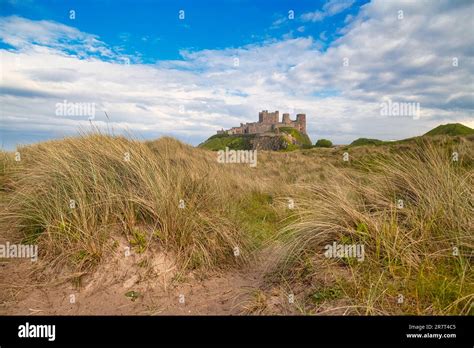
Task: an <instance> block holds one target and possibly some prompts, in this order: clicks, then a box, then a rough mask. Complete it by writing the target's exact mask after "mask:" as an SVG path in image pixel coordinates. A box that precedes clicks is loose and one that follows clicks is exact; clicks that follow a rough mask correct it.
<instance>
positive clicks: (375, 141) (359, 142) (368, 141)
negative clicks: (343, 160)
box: [350, 138, 386, 146]
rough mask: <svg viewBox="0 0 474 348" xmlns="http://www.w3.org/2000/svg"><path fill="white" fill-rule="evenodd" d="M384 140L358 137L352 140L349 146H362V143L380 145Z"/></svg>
mask: <svg viewBox="0 0 474 348" xmlns="http://www.w3.org/2000/svg"><path fill="white" fill-rule="evenodd" d="M384 143H386V142H384V141H382V140H378V139H368V138H359V139H356V140H354V141H353V142H352V143H351V144H350V146H362V145H381V144H384Z"/></svg>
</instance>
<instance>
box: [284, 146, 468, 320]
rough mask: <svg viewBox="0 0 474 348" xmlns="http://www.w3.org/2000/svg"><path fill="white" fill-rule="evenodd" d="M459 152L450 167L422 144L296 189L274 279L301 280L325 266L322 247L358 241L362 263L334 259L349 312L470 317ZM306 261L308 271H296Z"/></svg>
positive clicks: (463, 170) (438, 151)
mask: <svg viewBox="0 0 474 348" xmlns="http://www.w3.org/2000/svg"><path fill="white" fill-rule="evenodd" d="M459 153H461V154H462V156H461V155H460V156H461V157H462V158H461V157H460V158H459V161H457V162H455V161H454V162H453V161H452V158H451V152H449V151H446V149H445V148H442V147H439V146H438V147H435V146H433V145H432V143H430V142H425V143H424V144H423V145H422V146H420V147H416V148H411V152H407V151H405V152H404V153H402V154H394V155H392V156H390V157H389V158H390V159H389V160H388V161H387V160H386V159H385V160H383V161H379V162H378V163H375V165H374V163H371V166H370V167H368V168H367V169H366V170H365V171H364V172H363V174H362V172H344V171H340V170H337V169H335V168H334V171H333V174H334V175H332V176H331V177H330V178H329V179H328V181H327V182H325V184H324V185H320V184H310V185H306V186H305V187H304V188H305V190H304V191H301V192H306V193H305V194H301V195H300V196H299V197H297V198H295V200H296V201H297V202H298V205H297V211H296V214H295V221H294V222H292V223H290V224H289V225H288V226H287V227H286V229H285V232H286V233H287V234H288V235H289V236H287V238H288V245H287V250H288V251H287V254H286V257H285V261H284V262H282V264H281V271H282V272H283V275H284V277H285V278H286V279H287V281H289V282H293V283H294V282H298V281H299V280H298V275H299V277H300V278H301V277H302V278H305V277H306V278H308V277H309V278H310V279H311V275H314V274H313V273H315V272H319V270H320V269H322V268H323V266H322V265H324V264H328V263H331V262H335V261H334V260H333V259H326V258H324V257H321V255H322V254H323V253H324V247H325V246H326V245H328V244H332V243H333V242H337V243H340V244H361V245H364V246H365V258H364V261H363V262H358V261H354V260H347V259H339V262H340V265H342V267H347V268H348V269H349V270H350V272H349V273H344V274H343V275H342V276H339V277H337V278H338V279H337V283H338V284H339V286H340V287H341V288H342V289H343V291H344V293H345V294H346V296H347V297H348V298H350V299H351V302H352V303H351V304H349V305H348V306H347V308H348V309H349V310H350V311H351V312H353V313H359V314H377V313H391V314H394V313H406V314H408V313H411V314H430V313H431V314H450V313H451V314H468V313H470V314H473V313H472V304H473V302H474V277H473V274H474V273H473V272H472V265H471V263H470V261H471V258H472V251H473V248H474V236H473V234H472V231H473V225H472V221H473V213H472V212H473V206H474V194H473V189H472V188H473V187H474V176H473V167H472V159H473V155H474V154H473V149H472V144H468V145H465V146H464V147H461V148H460V150H459ZM400 201H401V202H402V205H401V206H400V205H399V204H400ZM308 260H309V261H308ZM352 261H354V262H352ZM308 262H309V263H310V264H313V266H311V267H310V270H311V269H313V270H314V271H310V272H309V274H308V272H306V274H305V273H304V272H303V273H301V272H300V271H301V270H304V269H308V266H307V263H308ZM336 262H337V261H336ZM305 265H306V266H305ZM298 270H300V271H298ZM288 279H289V280H288ZM300 280H301V279H300ZM306 281H308V280H306ZM310 282H311V280H310ZM400 296H402V298H403V299H404V300H403V301H402V303H398V302H397V299H399V298H400Z"/></svg>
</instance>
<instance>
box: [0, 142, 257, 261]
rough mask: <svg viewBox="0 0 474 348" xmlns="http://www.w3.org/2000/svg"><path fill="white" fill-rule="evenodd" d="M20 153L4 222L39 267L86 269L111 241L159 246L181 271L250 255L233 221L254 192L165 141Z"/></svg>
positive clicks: (227, 171)
mask: <svg viewBox="0 0 474 348" xmlns="http://www.w3.org/2000/svg"><path fill="white" fill-rule="evenodd" d="M18 151H19V152H20V153H21V161H20V162H14V163H13V164H14V165H12V164H11V163H10V164H9V165H8V166H9V168H11V172H10V173H9V175H10V179H9V180H10V181H9V183H8V189H9V190H10V191H11V194H9V197H11V200H10V201H9V203H8V204H7V206H6V207H5V209H4V210H3V211H2V212H1V215H0V218H1V220H0V222H1V223H2V226H3V228H5V229H7V230H9V231H11V232H12V233H14V234H15V235H16V236H18V237H19V238H21V239H22V240H23V242H25V243H28V242H29V243H32V242H35V243H38V245H39V251H40V254H41V256H42V258H47V259H50V260H54V262H56V263H59V264H62V263H64V261H70V260H73V261H74V263H76V266H78V267H79V268H81V269H83V268H87V267H88V266H91V265H94V264H96V263H97V262H98V261H99V260H100V259H101V257H102V256H103V253H104V251H105V250H106V248H107V247H108V246H109V244H110V243H109V241H110V237H111V236H113V235H114V233H123V234H124V235H125V236H126V237H127V239H129V241H130V242H131V244H132V246H133V245H134V241H135V242H136V243H135V245H138V246H139V249H140V251H143V250H144V249H146V248H147V247H148V245H149V244H150V243H157V244H159V245H162V246H163V247H164V248H165V249H167V250H170V251H173V252H174V253H175V254H176V255H177V258H178V260H179V262H180V263H181V265H182V266H184V267H187V268H197V267H204V268H206V267H220V266H225V265H229V264H236V263H241V262H242V261H245V260H246V258H247V257H248V255H249V253H248V251H249V247H250V246H249V238H248V234H247V233H245V231H244V230H243V229H242V228H241V227H240V225H239V223H238V222H237V221H234V220H232V219H231V217H230V216H231V214H230V213H229V212H231V211H233V210H235V208H233V207H232V205H234V204H237V202H238V201H239V199H240V198H241V197H242V195H244V194H245V193H246V192H248V191H249V190H252V189H254V190H255V189H257V185H258V183H255V182H254V183H241V182H240V180H239V179H238V176H237V171H235V169H234V168H230V167H226V166H222V165H219V164H218V163H216V161H215V160H214V159H213V158H210V157H209V156H208V154H207V153H206V152H203V151H202V150H198V149H194V148H192V147H190V146H187V145H184V144H182V143H180V142H178V141H176V140H174V139H171V138H162V139H160V140H158V141H154V142H148V143H143V142H138V141H133V140H127V139H125V138H121V137H111V136H105V135H99V134H94V135H85V136H81V137H77V138H68V139H65V140H59V141H50V142H45V143H41V144H37V145H32V146H26V147H22V148H20V149H19V150H18ZM245 170H250V169H247V168H245V169H242V168H240V170H239V171H240V172H245ZM180 203H182V204H183V205H184V208H182V207H180ZM137 236H138V237H137ZM236 247H238V248H239V249H240V257H238V258H237V257H235V256H234V253H233V249H234V248H236Z"/></svg>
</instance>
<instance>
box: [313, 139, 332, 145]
mask: <svg viewBox="0 0 474 348" xmlns="http://www.w3.org/2000/svg"><path fill="white" fill-rule="evenodd" d="M314 147H332V141H331V140H328V139H318V141H317V142H316V144H314Z"/></svg>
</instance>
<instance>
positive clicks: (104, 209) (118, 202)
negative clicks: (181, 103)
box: [0, 134, 474, 314]
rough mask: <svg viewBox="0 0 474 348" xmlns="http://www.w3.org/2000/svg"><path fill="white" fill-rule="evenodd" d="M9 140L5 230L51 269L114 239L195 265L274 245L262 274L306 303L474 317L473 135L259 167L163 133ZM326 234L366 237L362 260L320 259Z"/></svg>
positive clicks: (223, 264) (316, 151)
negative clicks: (27, 142)
mask: <svg viewBox="0 0 474 348" xmlns="http://www.w3.org/2000/svg"><path fill="white" fill-rule="evenodd" d="M18 151H19V152H20V154H21V161H15V159H14V153H1V156H0V159H1V163H0V184H1V190H0V197H1V200H0V204H1V205H0V209H1V210H0V224H1V229H0V231H2V232H1V235H0V237H1V238H2V239H6V240H9V241H12V242H15V241H16V242H20V241H21V242H23V243H37V244H38V246H39V252H40V259H41V260H43V261H44V263H43V265H44V267H45V268H47V269H49V270H50V269H62V270H63V271H64V270H65V269H66V270H68V271H69V272H75V271H77V270H81V271H89V272H93V271H94V269H95V266H96V265H97V264H99V263H100V262H104V260H105V257H104V256H105V255H106V254H107V252H108V251H110V250H113V249H114V248H116V247H117V243H116V242H115V240H116V239H117V238H118V237H120V236H121V237H124V238H126V239H127V240H128V243H129V244H130V246H131V247H132V248H133V249H134V250H135V251H136V252H139V253H147V252H149V249H150V246H152V245H153V246H155V245H156V246H158V247H161V248H163V249H164V250H166V251H168V252H170V253H172V254H173V255H174V257H175V258H176V260H177V262H178V264H179V265H180V266H181V268H182V269H183V270H188V271H189V270H202V271H204V272H206V271H210V270H216V269H228V270H232V269H234V267H239V266H241V265H243V264H252V263H253V262H259V261H258V257H259V252H260V251H261V250H262V249H264V248H267V247H268V246H275V245H279V246H283V247H281V248H277V249H276V250H278V253H279V255H278V257H279V259H280V260H281V261H280V262H279V263H278V264H276V265H275V268H274V269H273V270H269V272H268V283H269V284H276V285H277V286H281V288H284V289H287V290H288V291H289V292H295V295H296V297H297V302H298V303H300V304H301V306H300V308H301V312H303V313H318V312H320V310H319V309H318V308H319V306H320V305H321V303H326V302H328V303H335V302H334V301H338V300H339V299H342V300H341V303H340V306H341V307H343V309H344V311H345V313H355V314H381V313H385V314H431V313H436V314H469V313H471V314H472V303H473V300H474V288H473V284H474V279H473V272H472V265H471V261H472V250H473V242H474V241H473V232H472V231H473V230H474V229H473V225H472V221H473V220H474V219H473V205H474V197H473V190H472V188H473V187H474V185H473V184H474V182H473V181H474V178H473V173H474V172H473V163H474V145H473V141H472V139H470V138H464V137H457V138H444V137H443V138H433V139H429V140H423V141H421V140H420V141H418V142H416V143H404V144H393V145H381V146H377V147H372V146H358V147H354V148H350V147H346V148H344V147H340V148H313V149H306V150H299V151H294V152H291V153H283V152H263V151H262V152H259V153H258V165H257V167H256V168H250V167H249V166H248V165H246V164H219V163H218V162H217V161H216V153H215V152H212V151H208V150H205V149H199V148H192V147H190V146H187V145H184V144H182V143H180V142H178V141H176V140H174V139H171V138H162V139H159V140H157V141H153V142H140V141H135V140H128V139H125V138H121V137H112V136H108V135H102V134H84V135H81V136H79V137H75V138H67V139H64V140H58V141H50V142H44V143H40V144H36V145H31V146H25V147H21V148H19V149H18ZM346 151H347V152H349V154H350V160H349V161H348V162H345V161H343V160H342V158H343V153H344V152H346ZM453 151H456V152H458V161H455V162H453V161H452V157H451V156H452V152H453ZM399 200H402V201H403V208H399V207H397V203H399ZM290 201H292V202H293V203H294V207H293V206H292V207H290V205H289V202H290ZM183 203H184V207H183ZM332 242H337V243H341V244H363V245H364V246H365V257H364V261H362V262H358V261H357V260H354V259H328V258H325V257H324V249H323V248H324V246H325V245H326V244H331V243H332ZM236 248H238V249H237V250H238V256H236V255H235V251H236ZM321 273H324V274H325V275H330V278H331V281H330V282H327V283H324V282H321V281H320V279H321ZM296 289H299V290H296ZM262 291H266V290H265V289H262ZM400 295H402V296H403V301H401V302H400V303H398V301H397V299H399V298H400ZM331 301H332V302H331Z"/></svg>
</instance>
